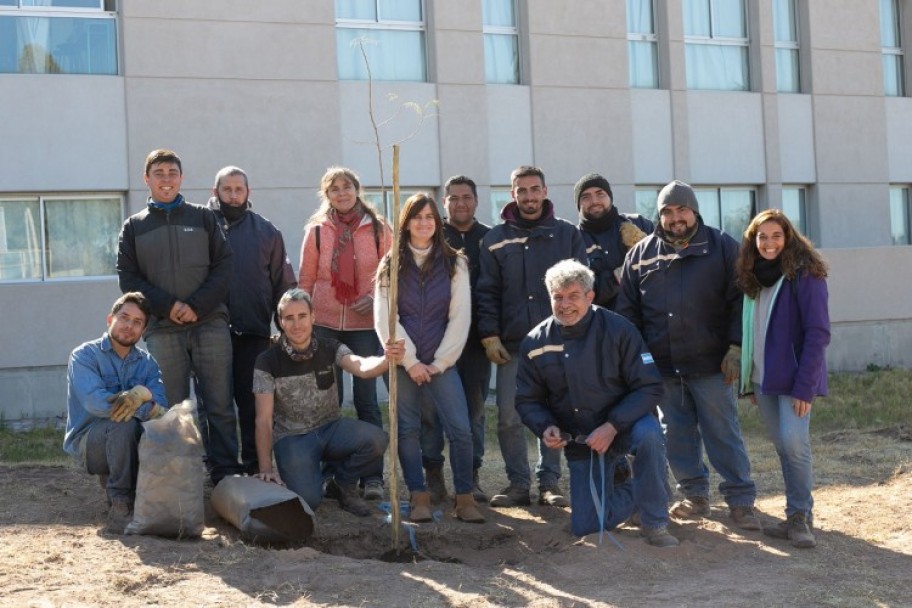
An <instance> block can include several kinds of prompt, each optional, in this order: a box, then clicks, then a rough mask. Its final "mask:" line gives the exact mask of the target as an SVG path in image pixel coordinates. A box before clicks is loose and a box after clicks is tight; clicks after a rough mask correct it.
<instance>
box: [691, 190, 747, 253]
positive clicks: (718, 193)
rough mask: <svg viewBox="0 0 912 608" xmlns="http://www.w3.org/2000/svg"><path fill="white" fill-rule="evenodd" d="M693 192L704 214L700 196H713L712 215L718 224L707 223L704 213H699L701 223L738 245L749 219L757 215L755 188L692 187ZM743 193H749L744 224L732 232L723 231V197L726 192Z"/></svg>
mask: <svg viewBox="0 0 912 608" xmlns="http://www.w3.org/2000/svg"><path fill="white" fill-rule="evenodd" d="M693 190H694V194H696V196H697V200H698V201H699V203H700V209H701V210H702V211H703V212H706V211H707V209H706V204H705V202H704V201H705V199H704V200H700V195H701V194H705V193H713V194H715V201H714V204H715V205H716V207H715V209H713V211H714V212H715V213H714V214H715V215H717V216H718V218H719V222H718V223H715V222H709V221H707V215H706V213H701V214H700V216H701V217H702V218H703V222H704V223H705V224H706V225H707V226H712V227H713V228H717V229H719V230H721V231H722V232H725V233H726V234H728V235H729V236H730V237H732V238H733V239H735V240H736V241H738V242H739V243H740V242H741V238H742V237H743V233H744V230H745V229H746V228H747V225H748V224H749V223H750V220H751V218H753V217H754V216H755V215H756V214H757V188H756V186H693ZM744 191H747V192H749V193H750V209H749V210H748V213H747V217H746V218H745V221H744V224H743V225H741V226H739V227H738V229H737V230H736V231H734V232H733V231H729V230H725V228H724V226H725V215H724V209H723V200H722V199H723V195H724V194H725V193H726V192H744Z"/></svg>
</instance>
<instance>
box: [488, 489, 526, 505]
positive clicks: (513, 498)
mask: <svg viewBox="0 0 912 608" xmlns="http://www.w3.org/2000/svg"><path fill="white" fill-rule="evenodd" d="M489 504H490V505H491V506H492V507H525V506H528V505H530V504H532V497H531V496H530V495H529V488H523V487H520V486H514V485H510V486H507V487H506V488H504V489H503V490H501V491H500V494H495V495H494V496H492V497H491V502H490V503H489Z"/></svg>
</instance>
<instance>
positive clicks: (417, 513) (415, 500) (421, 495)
mask: <svg viewBox="0 0 912 608" xmlns="http://www.w3.org/2000/svg"><path fill="white" fill-rule="evenodd" d="M432 519H433V518H432V517H431V494H430V492H412V493H411V495H410V496H409V521H412V522H415V523H422V522H426V521H431V520H432Z"/></svg>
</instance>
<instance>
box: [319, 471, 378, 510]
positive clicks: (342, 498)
mask: <svg viewBox="0 0 912 608" xmlns="http://www.w3.org/2000/svg"><path fill="white" fill-rule="evenodd" d="M326 493H327V495H328V494H330V493H331V494H333V495H334V496H336V500H338V501H339V506H340V507H341V508H342V510H343V511H348V512H349V513H351V514H352V515H357V516H358V517H367V516H368V515H370V514H371V508H370V505H368V504H367V503H366V502H364V499H363V498H361V494H360V493H359V492H358V484H357V483H346V484H341V483H339V482H337V481H336V480H335V479H331V480H330V481H329V482H328V483H327V484H326Z"/></svg>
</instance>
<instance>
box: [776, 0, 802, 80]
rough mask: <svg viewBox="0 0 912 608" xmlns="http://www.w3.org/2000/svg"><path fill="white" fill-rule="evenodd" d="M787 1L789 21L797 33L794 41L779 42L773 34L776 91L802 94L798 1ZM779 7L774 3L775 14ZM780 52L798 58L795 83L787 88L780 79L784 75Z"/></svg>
mask: <svg viewBox="0 0 912 608" xmlns="http://www.w3.org/2000/svg"><path fill="white" fill-rule="evenodd" d="M786 1H787V2H788V4H789V13H790V15H789V19H790V21H791V25H792V29H793V30H794V32H795V38H794V40H779V39H778V38H777V37H776V33H775V31H774V32H773V47H774V48H775V51H776V91H777V92H779V93H800V92H801V61H800V55H801V42H800V39H799V37H800V36H801V34H800V29H799V25H800V22H799V21H798V19H799V17H798V2H797V0H786ZM777 6H778V3H777V2H775V1H774V2H773V11H774V12H775V11H776V7H777ZM774 21H775V19H774ZM778 51H787V52H788V53H789V55H792V54H794V56H795V57H796V58H798V60H797V61H796V62H795V78H794V80H793V82H791V83H789V86H786V87H783V86H781V84H782V80H781V78H780V74H781V73H782V69H781V65H780V62H779V53H778Z"/></svg>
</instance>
